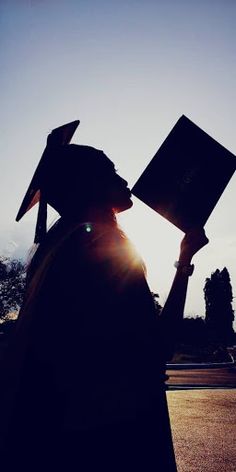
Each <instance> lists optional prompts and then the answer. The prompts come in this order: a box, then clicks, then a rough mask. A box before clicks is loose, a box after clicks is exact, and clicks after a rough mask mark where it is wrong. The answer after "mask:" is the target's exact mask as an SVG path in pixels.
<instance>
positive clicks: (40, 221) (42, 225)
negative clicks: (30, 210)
mask: <svg viewBox="0 0 236 472" xmlns="http://www.w3.org/2000/svg"><path fill="white" fill-rule="evenodd" d="M40 193H41V195H40V200H39V209H38V216H37V223H36V229H35V236H34V242H35V244H40V243H41V242H42V241H43V239H44V238H45V236H46V233H47V201H46V199H45V198H44V197H43V195H42V192H40Z"/></svg>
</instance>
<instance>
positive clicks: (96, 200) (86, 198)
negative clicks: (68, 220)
mask: <svg viewBox="0 0 236 472" xmlns="http://www.w3.org/2000/svg"><path fill="white" fill-rule="evenodd" d="M55 161H56V163H57V164H56V166H52V167H51V168H50V169H49V170H48V172H46V173H45V176H44V182H43V191H42V193H43V195H44V198H45V199H46V201H47V202H48V203H49V204H50V205H51V206H52V207H53V208H55V209H56V210H57V211H58V212H59V213H60V215H61V216H65V217H67V216H68V217H73V218H77V217H79V216H82V215H86V212H91V213H94V215H95V214H102V213H104V214H105V213H106V212H107V213H109V212H110V213H111V212H113V213H117V212H120V211H124V210H126V209H128V208H130V207H131V206H132V204H133V203H132V201H131V199H130V197H131V192H130V190H129V189H128V188H127V182H126V181H125V180H124V179H123V178H122V177H120V176H119V175H118V174H117V173H116V170H115V167H114V164H113V162H112V161H111V160H110V159H109V158H108V157H107V156H106V155H105V154H104V153H103V152H102V151H100V150H97V149H95V148H93V147H90V146H81V145H76V144H68V145H64V146H61V147H60V148H58V149H57V155H56V156H55V159H54V162H55Z"/></svg>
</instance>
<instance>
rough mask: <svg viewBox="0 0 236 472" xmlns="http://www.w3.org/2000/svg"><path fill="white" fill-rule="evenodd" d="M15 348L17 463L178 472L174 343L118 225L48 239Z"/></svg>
mask: <svg viewBox="0 0 236 472" xmlns="http://www.w3.org/2000/svg"><path fill="white" fill-rule="evenodd" d="M88 228H89V231H88ZM17 346H18V348H19V349H20V350H21V353H22V354H21V356H20V358H21V361H20V362H19V366H18V370H19V372H20V374H19V375H18V377H17V378H18V381H17V382H18V383H17V385H16V389H15V390H16V391H15V400H14V401H13V402H12V405H13V406H14V408H13V413H12V415H11V419H10V422H9V424H10V427H9V430H8V441H7V442H6V444H8V446H6V448H5V449H6V451H8V447H9V438H10V437H11V435H12V434H13V431H14V447H16V450H17V451H18V452H17V456H18V463H22V464H23V465H24V467H26V469H27V467H28V468H29V469H30V468H32V466H33V467H34V469H35V470H37V467H39V469H40V467H45V464H48V467H49V464H50V467H58V466H59V465H61V464H62V463H63V464H64V467H65V468H67V470H84V471H85V470H88V471H89V470H93V469H94V467H99V468H100V467H102V468H103V470H107V471H108V470H134V469H135V468H137V467H140V466H141V464H142V467H143V470H144V469H145V470H147V471H152V470H153V471H156V472H157V471H170V472H172V471H176V465H175V459H174V453H173V445H172V439H171V431H170V424H169V415H168V409H167V403H166V394H165V385H164V378H165V375H164V372H165V360H166V352H167V350H168V343H167V342H166V340H165V333H164V331H163V327H162V322H161V318H157V315H156V312H155V308H154V303H153V298H152V295H151V293H150V290H149V288H148V285H147V282H146V279H145V275H144V269H143V266H142V263H141V261H140V259H139V258H138V256H137V254H136V253H135V251H134V250H133V248H132V246H131V244H130V243H129V242H128V241H127V239H126V238H125V237H124V235H123V234H122V233H121V232H120V231H119V230H118V229H117V227H116V226H114V227H110V226H107V225H99V224H91V225H90V226H89V227H88V226H87V225H83V224H82V225H81V224H73V225H72V226H70V227H69V226H68V223H67V222H64V221H63V220H62V219H61V220H60V221H59V222H58V223H57V224H56V225H55V227H54V228H53V229H52V230H51V231H50V232H49V233H48V235H47V242H46V243H45V244H44V245H43V244H42V245H41V248H39V249H38V251H37V253H36V255H35V256H34V259H33V261H32V263H31V268H30V271H29V276H28V289H27V291H26V301H25V304H24V306H23V307H22V313H21V314H20V316H19V320H18V330H17V331H16V334H15V341H14V342H13V341H12V350H13V351H14V350H15V357H17V355H16V352H17ZM22 346H24V347H23V348H22ZM13 358H14V355H13ZM18 358H19V356H18ZM13 364H14V360H13ZM16 438H17V439H16ZM8 452H9V451H8ZM7 456H8V463H9V464H10V462H11V461H10V462H9V453H7V454H6V453H5V457H7ZM19 461H20V462H19ZM13 462H14V460H13Z"/></svg>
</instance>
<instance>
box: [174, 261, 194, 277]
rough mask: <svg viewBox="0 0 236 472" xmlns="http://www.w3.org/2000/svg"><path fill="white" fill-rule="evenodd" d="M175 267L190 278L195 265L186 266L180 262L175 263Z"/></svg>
mask: <svg viewBox="0 0 236 472" xmlns="http://www.w3.org/2000/svg"><path fill="white" fill-rule="evenodd" d="M174 266H175V267H176V269H179V270H180V271H181V272H182V274H184V275H188V276H190V275H192V273H193V271H194V264H188V265H186V264H183V263H181V262H180V261H175V263H174Z"/></svg>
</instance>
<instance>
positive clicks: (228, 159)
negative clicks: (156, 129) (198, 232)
mask: <svg viewBox="0 0 236 472" xmlns="http://www.w3.org/2000/svg"><path fill="white" fill-rule="evenodd" d="M235 169H236V158H235V156H234V155H233V154H232V153H231V152H229V151H228V150H227V149H225V148H224V147H223V146H222V145H221V144H219V143H218V142H217V141H215V140H214V139H213V138H211V137H210V136H209V135H208V134H207V133H205V132H204V131H203V130H202V129H201V128H199V127H198V126H196V125H195V124H194V123H193V122H192V121H190V120H189V119H188V118H187V117H186V116H184V115H183V116H181V118H180V119H179V120H178V121H177V123H176V124H175V126H174V128H173V129H172V130H171V132H170V134H169V135H168V136H167V138H166V140H165V141H164V142H163V144H162V145H161V147H160V148H159V150H158V151H157V153H156V154H155V156H154V157H153V159H152V160H151V162H150V163H149V165H148V166H147V167H146V169H145V170H144V172H143V174H142V175H141V177H140V178H139V179H138V181H137V182H136V184H135V185H134V187H133V188H132V193H133V195H135V196H136V197H138V198H139V199H140V200H142V201H143V202H144V203H146V204H147V205H148V206H150V207H151V208H153V209H154V210H155V211H157V212H158V213H160V214H161V215H162V216H164V217H165V218H166V219H167V220H169V221H170V222H171V223H173V224H174V225H176V226H177V227H178V228H179V229H181V230H182V231H184V232H187V231H189V230H190V229H191V228H193V227H197V226H198V227H203V226H204V225H205V223H206V221H207V219H208V217H209V215H210V214H211V212H212V210H213V208H214V207H215V205H216V203H217V201H218V200H219V198H220V196H221V194H222V192H223V191H224V189H225V187H226V185H227V184H228V182H229V180H230V178H231V177H232V175H233V173H234V171H235Z"/></svg>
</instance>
